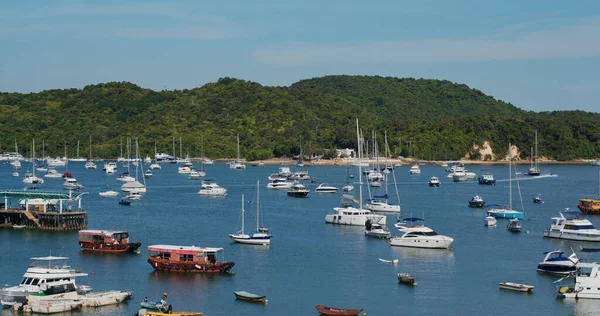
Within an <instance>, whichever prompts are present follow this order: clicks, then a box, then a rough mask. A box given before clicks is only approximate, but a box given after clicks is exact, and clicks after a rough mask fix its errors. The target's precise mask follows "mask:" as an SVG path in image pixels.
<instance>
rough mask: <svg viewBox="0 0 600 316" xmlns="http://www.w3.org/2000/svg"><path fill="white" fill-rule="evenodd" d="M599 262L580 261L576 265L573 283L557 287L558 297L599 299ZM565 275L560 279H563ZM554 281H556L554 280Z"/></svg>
mask: <svg viewBox="0 0 600 316" xmlns="http://www.w3.org/2000/svg"><path fill="white" fill-rule="evenodd" d="M599 268H600V264H598V263H582V262H580V263H579V264H578V265H577V270H576V272H575V277H574V278H573V279H574V283H575V284H574V285H573V286H563V287H560V288H559V289H558V293H557V296H558V298H573V299H583V298H589V299H600V271H598V270H599ZM565 278H567V277H566V276H565V277H563V278H561V279H560V280H561V281H562V280H564V279H565ZM555 282H556V281H555Z"/></svg>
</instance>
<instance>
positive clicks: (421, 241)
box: [390, 235, 454, 249]
mask: <svg viewBox="0 0 600 316" xmlns="http://www.w3.org/2000/svg"><path fill="white" fill-rule="evenodd" d="M438 236H440V235H438ZM440 237H441V238H402V237H396V238H392V239H390V246H396V247H411V248H429V249H447V248H449V247H450V245H451V244H452V243H453V242H454V239H452V238H450V237H442V236H440Z"/></svg>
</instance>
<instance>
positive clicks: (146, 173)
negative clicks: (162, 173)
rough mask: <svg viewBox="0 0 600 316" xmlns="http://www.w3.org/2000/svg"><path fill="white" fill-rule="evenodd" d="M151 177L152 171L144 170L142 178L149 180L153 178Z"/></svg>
mask: <svg viewBox="0 0 600 316" xmlns="http://www.w3.org/2000/svg"><path fill="white" fill-rule="evenodd" d="M153 175H154V174H153V173H152V170H150V169H148V170H146V172H145V173H144V178H146V179H150V178H152V176H153Z"/></svg>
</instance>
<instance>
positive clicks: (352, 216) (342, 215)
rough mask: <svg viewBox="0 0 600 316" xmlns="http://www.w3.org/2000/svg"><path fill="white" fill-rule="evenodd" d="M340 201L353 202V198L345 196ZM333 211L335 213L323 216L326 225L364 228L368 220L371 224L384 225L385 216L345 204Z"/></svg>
mask: <svg viewBox="0 0 600 316" xmlns="http://www.w3.org/2000/svg"><path fill="white" fill-rule="evenodd" d="M342 199H349V200H353V197H352V196H347V197H342ZM333 210H334V211H335V213H333V214H327V215H325V222H326V223H328V224H338V225H352V226H363V227H364V226H365V224H366V222H367V220H370V221H371V223H372V224H380V225H385V223H386V217H385V215H379V214H373V213H371V211H369V210H365V209H362V208H361V209H359V208H356V207H352V206H349V205H348V204H346V203H345V202H342V206H341V207H335V208H333Z"/></svg>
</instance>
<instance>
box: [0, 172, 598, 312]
mask: <svg viewBox="0 0 600 316" xmlns="http://www.w3.org/2000/svg"><path fill="white" fill-rule="evenodd" d="M23 166H24V169H23V170H22V171H21V176H22V175H23V174H24V171H25V170H26V169H27V164H26V163H24V164H23ZM99 167H101V165H99ZM162 167H163V169H162V170H155V171H154V177H153V178H152V179H149V180H148V181H147V185H148V194H147V195H146V196H145V197H144V198H143V199H142V200H141V201H138V202H133V205H132V206H130V207H125V206H120V205H118V203H117V202H118V198H102V197H100V196H98V192H100V191H101V190H102V189H104V188H105V187H106V186H111V187H112V188H113V189H119V188H120V183H119V182H117V181H116V180H115V178H116V175H106V174H104V172H103V171H102V170H101V168H99V169H97V170H85V169H84V166H83V163H71V164H69V171H71V172H72V173H73V176H74V177H76V178H77V179H78V180H79V182H80V183H82V184H83V185H84V186H85V188H84V190H83V191H84V192H89V195H85V196H84V197H83V207H84V208H85V209H86V210H87V212H88V213H89V228H90V229H123V230H127V231H129V232H130V234H131V239H132V240H133V241H139V242H141V243H142V248H141V249H142V253H141V254H139V255H135V254H133V255H102V254H88V253H84V252H82V251H81V250H80V248H79V246H78V243H77V233H76V232H61V233H51V232H50V233H49V232H45V233H43V232H37V231H15V230H12V229H0V253H1V254H2V255H1V258H2V259H1V260H0V271H1V273H0V284H15V283H18V282H19V281H20V279H21V276H22V275H23V273H24V272H25V270H26V268H27V265H28V264H29V263H30V262H31V260H30V258H31V257H36V256H46V255H49V254H52V255H63V256H68V257H69V258H70V260H69V263H70V265H71V266H73V267H78V268H81V269H82V270H83V271H84V272H87V273H90V275H89V277H84V278H81V280H80V283H83V284H89V285H91V286H92V287H93V288H94V289H95V291H105V290H116V289H131V290H133V291H134V292H135V295H134V298H133V299H132V300H131V301H129V302H128V303H125V304H121V305H117V306H111V307H104V308H100V309H86V310H84V311H83V312H76V313H72V315H83V314H85V315H131V314H133V313H135V312H136V311H137V310H138V307H139V301H140V300H142V299H143V298H144V297H145V296H147V297H148V298H150V299H151V300H158V299H160V296H161V294H162V293H163V292H167V293H168V295H169V297H168V302H169V303H170V304H172V305H173V307H174V310H179V311H181V310H187V311H201V312H204V315H317V312H316V310H315V308H314V306H315V305H316V304H325V305H330V306H336V307H344V308H364V311H365V312H366V313H367V314H368V315H484V314H487V315H516V314H523V313H526V314H532V315H573V314H574V315H597V314H598V313H600V300H598V301H595V300H581V301H579V302H573V301H561V300H557V299H556V298H555V295H554V293H555V291H556V285H553V284H552V281H554V280H556V279H557V278H558V277H555V276H549V275H544V274H540V273H538V272H536V266H537V263H538V262H539V261H541V260H542V259H543V257H544V254H543V252H544V251H548V250H554V249H562V250H564V251H565V252H569V251H570V248H573V249H575V250H578V249H580V245H584V244H583V243H578V242H567V241H560V240H550V239H544V238H543V237H542V231H543V230H544V229H545V228H547V227H549V225H550V222H551V219H550V217H552V216H557V215H558V212H559V211H562V210H564V209H565V208H571V209H575V210H576V209H577V201H578V199H579V198H582V197H595V196H597V195H598V167H593V166H589V165H568V166H567V165H544V166H542V173H553V174H557V175H558V176H557V177H549V178H540V179H527V180H521V181H519V182H518V187H517V182H514V181H513V204H514V205H515V206H516V207H517V208H518V209H520V208H521V200H520V198H519V187H520V191H521V196H522V203H523V206H524V209H525V212H526V213H527V219H526V221H525V222H524V223H523V227H524V231H523V233H521V234H513V233H510V232H508V231H507V230H506V229H505V227H506V224H507V222H506V221H503V220H499V221H498V222H499V223H498V227H494V228H487V227H484V225H483V223H484V217H485V213H484V211H483V210H480V209H471V208H469V207H467V202H468V200H469V199H470V198H471V197H473V196H474V195H476V194H479V195H481V196H482V197H483V198H484V199H485V200H486V202H487V203H488V204H492V203H498V204H508V196H509V195H508V190H509V182H508V181H507V178H508V170H507V169H508V168H507V167H506V166H489V167H488V166H486V168H488V170H490V171H492V172H493V173H494V174H495V176H496V178H497V179H498V180H499V181H498V183H497V185H496V186H481V185H478V184H476V183H474V182H471V183H453V182H451V180H450V179H447V178H446V175H447V173H446V172H445V171H444V170H443V168H442V167H438V166H422V167H421V170H422V174H421V175H416V176H411V175H409V173H408V169H409V167H408V166H403V167H398V168H396V170H395V175H396V178H397V187H398V191H399V193H400V199H401V203H402V208H403V213H404V215H405V216H413V217H421V218H424V219H425V220H426V222H425V223H426V225H427V226H429V227H431V228H432V229H434V230H436V231H437V232H438V233H440V234H444V235H449V236H451V237H453V238H455V242H454V244H453V247H454V250H453V251H451V250H425V249H409V248H398V247H394V248H392V247H390V246H389V243H388V242H387V241H386V240H375V239H369V238H366V237H365V236H364V234H363V229H362V228H360V227H347V226H346V227H344V226H333V225H328V224H325V222H324V217H325V214H327V213H328V212H331V211H332V208H333V207H336V206H338V205H339V202H340V197H341V192H340V193H337V194H315V193H314V192H311V193H310V194H309V198H306V199H298V198H290V197H288V196H287V195H286V192H285V191H276V190H269V189H266V188H265V186H266V184H267V182H268V180H267V176H268V175H269V174H271V173H273V172H276V171H277V167H278V166H262V167H251V166H248V169H247V170H243V171H236V170H230V169H229V168H228V166H227V165H225V164H215V165H212V166H207V168H206V171H207V178H208V179H216V180H217V181H218V183H219V184H220V185H221V186H223V187H225V188H227V190H228V194H227V196H226V197H222V198H206V197H200V196H198V195H197V192H198V190H199V188H200V182H199V181H192V180H188V178H187V176H185V175H180V174H178V173H177V166H176V165H172V164H163V165H162ZM481 168H482V167H481V166H469V169H470V170H472V171H475V172H477V173H479V172H480V169H481ZM519 168H521V169H523V170H522V171H526V169H525V168H526V166H520V167H519ZM119 169H120V170H119V171H121V172H122V171H124V169H123V168H122V167H119ZM292 169H295V167H292ZM305 170H307V171H309V173H310V175H311V176H313V177H316V178H317V179H318V181H317V182H318V183H320V182H327V183H329V184H331V185H335V186H338V187H339V188H341V187H342V186H343V185H344V183H345V181H346V174H347V171H346V170H347V168H346V167H306V168H305ZM59 171H61V170H59ZM11 173H12V169H11V167H10V165H8V164H1V165H0V179H2V181H1V182H0V186H1V188H2V189H20V188H23V184H22V182H21V178H13V177H12V175H11ZM351 173H352V174H354V175H356V177H355V181H358V180H357V179H358V171H357V170H356V168H352V169H351ZM433 175H436V176H438V177H440V179H441V180H442V185H441V187H439V188H430V187H428V186H427V181H428V179H429V177H431V176H433ZM45 180H46V183H45V184H44V185H43V188H44V190H61V188H62V183H61V180H60V179H45ZM256 180H260V194H261V212H262V213H261V214H262V219H263V224H264V225H266V226H268V227H269V228H270V229H271V233H272V234H273V235H274V236H275V237H274V238H273V239H272V244H271V246H270V247H264V246H249V245H239V244H234V243H232V242H231V240H230V239H229V238H228V234H230V233H234V232H236V231H238V230H239V229H240V226H241V218H240V208H241V194H242V193H244V194H245V195H246V199H247V200H251V201H252V202H251V203H247V204H246V210H247V211H246V220H247V222H246V227H248V228H250V230H251V229H252V228H253V227H254V223H255V212H254V210H255V203H254V202H255V194H256ZM389 182H390V184H391V186H390V187H389V190H390V193H389V194H390V196H391V202H396V197H395V190H394V186H393V181H391V180H390V181H389ZM305 183H306V184H307V186H308V187H309V188H310V189H314V188H315V187H316V186H317V184H318V183H316V184H311V183H309V182H305ZM378 190H379V191H378V192H377V193H376V194H381V193H382V192H383V191H384V189H378ZM340 191H341V190H340ZM364 191H365V195H366V194H367V192H366V190H364ZM538 193H539V194H542V197H543V199H544V200H545V204H533V203H532V196H533V195H534V194H538ZM355 194H356V196H358V192H355ZM590 220H591V221H592V222H594V223H595V224H596V225H597V226H600V218H597V217H592V218H590ZM395 221H396V216H388V225H387V226H388V228H389V229H390V230H391V231H392V233H393V235H398V234H399V233H398V232H397V231H396V230H395V229H394V227H393V223H394V222H395ZM152 244H173V245H199V246H212V247H223V248H225V258H226V259H227V260H232V261H235V263H236V264H235V267H234V271H235V272H236V274H235V275H219V276H204V275H191V274H178V273H164V272H154V271H153V269H152V268H151V266H150V265H149V264H148V263H147V262H146V257H147V248H146V247H147V246H148V245H152ZM587 246H594V245H590V244H587ZM596 246H597V247H600V245H596ZM578 255H579V256H580V258H582V259H583V260H585V261H595V260H600V258H598V256H600V255H597V254H593V253H592V254H589V253H578ZM379 258H383V259H399V264H398V265H391V264H386V263H382V262H380V261H379V260H378V259H379ZM399 272H407V273H410V274H412V275H413V276H414V277H415V279H416V281H417V282H418V283H419V285H418V286H416V287H414V288H410V287H407V286H404V285H402V284H399V283H398V280H397V277H396V275H397V273H399ZM501 281H511V282H518V283H526V284H530V285H535V290H534V292H533V294H522V293H517V292H510V291H503V290H499V289H498V282H501ZM238 290H245V291H248V292H252V293H257V294H263V295H266V296H267V298H268V300H269V302H268V304H266V305H262V304H261V305H259V304H252V303H247V302H242V301H237V300H236V299H235V297H234V295H233V292H234V291H238ZM10 314H12V312H10V311H6V310H5V311H3V313H2V315H10Z"/></svg>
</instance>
